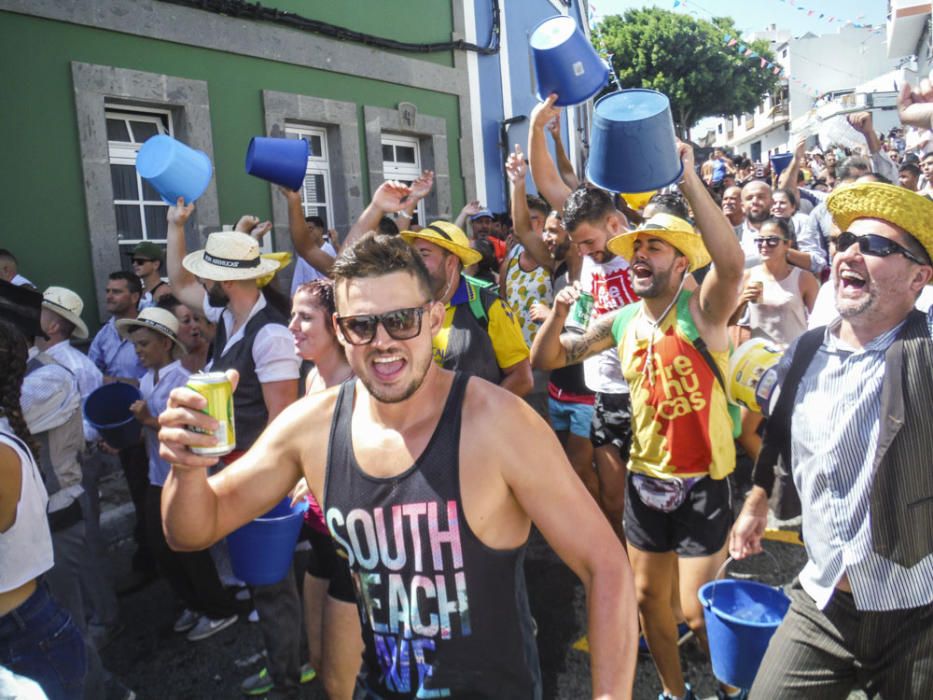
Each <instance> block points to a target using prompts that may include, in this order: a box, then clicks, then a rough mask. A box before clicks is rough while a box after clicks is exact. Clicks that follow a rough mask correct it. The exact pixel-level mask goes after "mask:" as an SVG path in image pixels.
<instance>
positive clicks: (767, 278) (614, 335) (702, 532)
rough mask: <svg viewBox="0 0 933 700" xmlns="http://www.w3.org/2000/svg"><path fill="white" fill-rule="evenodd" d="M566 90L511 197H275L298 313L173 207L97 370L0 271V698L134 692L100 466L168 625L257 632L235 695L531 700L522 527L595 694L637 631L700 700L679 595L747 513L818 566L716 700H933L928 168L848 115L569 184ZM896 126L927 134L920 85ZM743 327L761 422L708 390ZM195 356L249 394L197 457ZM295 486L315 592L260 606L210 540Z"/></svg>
mask: <svg viewBox="0 0 933 700" xmlns="http://www.w3.org/2000/svg"><path fill="white" fill-rule="evenodd" d="M555 99H556V96H555V95H552V96H550V97H549V98H548V99H547V100H546V101H544V102H543V103H541V104H539V105H538V106H537V107H536V108H535V110H534V111H533V113H532V114H531V116H530V135H529V141H528V144H527V157H526V155H525V152H524V151H523V149H522V148H521V146H519V145H516V146H515V148H514V151H513V152H512V153H511V154H510V155H509V157H508V160H507V162H506V163H505V170H506V173H507V176H508V180H509V184H510V197H509V201H510V202H511V210H510V211H509V212H508V213H507V214H498V215H494V214H493V213H492V212H490V211H489V210H487V209H484V208H483V207H482V206H481V205H480V203H478V202H471V203H469V204H468V205H467V206H466V207H464V209H463V211H461V212H460V215H459V216H458V217H457V218H456V219H455V220H454V221H432V222H425V223H424V224H422V225H418V224H416V223H415V222H414V216H415V211H416V210H417V207H418V204H419V202H420V201H421V200H422V199H423V198H424V197H426V196H427V195H428V194H429V193H430V191H431V189H432V187H433V173H431V172H429V171H426V172H425V173H423V174H422V176H421V177H420V178H418V179H417V180H415V181H414V182H412V183H411V184H403V183H399V182H386V183H384V184H382V185H381V186H380V187H379V188H378V189H377V190H376V191H375V192H374V193H373V197H372V200H371V202H370V203H369V205H368V206H367V208H366V209H365V210H364V211H363V213H362V214H361V216H360V217H359V219H358V220H357V221H356V222H355V223H354V224H353V226H352V227H351V229H350V230H349V231H348V232H347V234H346V235H345V236H343V237H341V236H340V235H339V234H338V233H337V232H335V231H327V230H326V224H325V222H323V221H322V220H320V219H319V218H317V217H308V218H306V217H305V216H304V215H303V211H302V204H301V198H300V195H299V193H297V192H293V191H290V190H285V189H282V190H281V191H280V193H279V195H277V196H283V197H285V199H286V200H287V205H288V212H289V232H290V235H291V238H292V242H293V246H294V250H295V253H296V256H297V259H298V260H297V262H296V270H295V271H294V274H293V275H292V286H291V289H290V293H289V294H286V293H285V292H284V289H282V288H280V285H281V279H280V278H281V275H279V273H280V271H281V270H282V269H284V268H285V266H286V265H288V264H289V262H290V256H287V255H272V256H269V255H261V254H260V245H259V244H260V241H261V240H262V238H263V236H264V235H266V234H267V233H268V231H269V230H270V228H271V225H270V224H269V222H261V221H259V219H257V218H256V217H254V216H250V215H246V216H243V217H242V218H241V219H240V220H239V221H238V222H237V224H236V225H235V226H234V227H233V230H224V231H219V232H216V233H211V234H210V235H209V236H208V237H207V240H206V245H205V247H204V248H203V249H201V250H196V251H190V252H189V251H188V250H187V249H186V244H185V227H186V225H187V222H188V220H189V218H190V216H191V214H192V213H193V211H194V206H195V205H194V204H191V203H186V202H185V201H184V200H183V199H181V198H179V200H178V201H177V202H176V203H175V204H174V205H172V206H170V207H169V209H168V233H167V239H166V241H165V247H164V249H163V248H162V247H161V246H159V245H156V244H154V243H152V242H144V243H141V244H139V245H138V246H136V247H135V248H134V250H133V251H132V258H131V265H132V271H122V270H121V271H115V272H113V273H112V274H111V275H110V276H109V279H108V280H107V283H106V288H105V289H104V290H102V293H103V298H104V299H105V305H106V309H107V311H108V313H109V314H110V315H111V317H110V318H109V319H108V321H107V322H106V323H105V324H104V325H103V326H102V327H101V329H100V330H99V331H98V332H97V334H96V335H95V336H94V338H93V339H92V340H91V342H90V345H89V347H88V350H87V353H86V354H85V353H84V352H82V351H81V350H79V349H78V348H77V347H76V344H80V343H82V342H84V341H87V340H88V339H89V338H88V336H89V329H88V327H87V325H86V323H85V321H84V320H83V318H82V316H83V314H84V303H83V300H82V299H81V298H80V297H79V295H77V294H76V293H75V292H73V291H71V290H69V289H67V288H64V287H61V286H51V287H48V288H47V289H45V290H44V291H43V292H41V293H40V292H39V291H38V290H36V289H35V288H34V287H33V286H32V284H31V283H30V282H29V280H28V279H26V278H25V277H23V276H21V275H20V274H19V271H18V269H17V265H16V258H15V256H14V255H13V253H11V252H10V251H7V250H3V251H0V277H2V280H0V387H2V392H0V394H2V395H0V556H2V561H3V566H2V567H0V686H2V685H3V684H8V685H10V686H11V687H12V684H14V683H20V684H29V683H38V685H39V686H41V689H42V691H43V692H44V693H45V694H46V695H47V696H48V697H50V698H80V697H88V698H104V697H121V698H132V697H134V693H133V691H132V690H130V689H128V688H127V687H126V686H125V685H124V683H122V682H121V681H120V680H119V679H117V678H115V677H113V676H112V674H110V673H109V672H108V671H107V670H106V669H105V668H104V667H103V666H102V664H101V661H100V655H99V651H100V649H102V648H103V647H104V646H105V645H106V644H108V643H109V642H110V641H112V640H113V639H114V638H115V637H117V636H118V635H119V634H120V632H121V627H122V626H121V623H120V619H119V606H118V601H117V598H116V595H115V593H114V589H113V583H112V581H110V580H109V579H108V578H107V576H106V575H105V573H104V572H106V571H107V566H106V557H107V551H106V546H105V543H104V542H103V539H102V536H101V532H100V523H99V521H100V504H99V479H100V475H101V473H102V472H103V471H104V470H105V469H106V465H107V463H108V461H110V462H118V463H119V465H120V469H121V470H122V473H123V474H124V475H125V478H126V482H127V485H128V487H129V493H130V496H131V499H132V502H133V505H134V508H135V513H136V530H135V532H134V539H135V541H136V545H137V548H136V552H135V555H134V559H133V564H134V568H135V569H136V570H137V571H138V572H139V573H140V574H141V575H147V576H152V575H156V574H158V575H160V576H162V577H164V578H165V579H166V581H167V582H168V584H169V586H170V588H171V591H172V593H173V596H174V598H175V602H176V610H174V611H165V615H166V619H167V620H168V621H170V622H171V624H172V627H173V629H174V631H175V632H177V633H179V634H185V635H186V637H187V639H188V640H189V641H191V642H192V643H196V642H200V641H202V640H205V639H208V638H210V637H212V636H213V635H215V634H217V633H219V632H221V631H222V630H224V629H227V628H229V627H230V626H232V625H234V624H236V622H237V621H238V620H239V619H241V618H242V617H247V616H249V617H251V619H257V618H258V624H259V628H260V630H261V632H262V638H263V641H264V644H265V649H266V656H267V666H266V667H265V668H264V669H262V671H260V672H259V673H258V674H255V675H253V676H250V677H248V678H245V679H244V680H243V682H242V691H243V693H244V694H246V695H255V696H267V697H296V696H297V693H298V691H299V687H300V685H301V684H302V683H306V682H309V681H310V680H312V679H313V678H315V677H319V678H320V680H321V682H322V683H323V687H324V689H325V691H326V693H327V695H328V697H331V698H341V699H343V698H351V697H355V698H402V697H497V698H500V697H540V696H541V670H540V667H539V662H538V656H537V651H536V642H535V634H536V627H535V623H534V620H533V618H532V615H531V610H530V607H529V604H528V597H527V592H526V590H525V578H524V569H523V557H524V552H525V547H526V545H527V542H528V538H529V534H530V530H531V527H532V525H534V526H535V527H536V528H537V529H538V530H539V531H540V532H541V534H542V535H543V536H544V538H545V539H546V540H547V542H548V543H549V544H550V546H551V547H552V548H553V550H554V551H555V552H556V553H557V555H558V556H559V557H560V558H561V559H563V561H564V562H565V563H566V564H567V565H568V566H569V567H570V568H571V569H572V570H573V571H574V573H576V574H577V576H578V577H579V578H580V580H581V582H582V584H583V587H584V590H585V592H586V598H587V609H588V618H587V619H588V635H589V643H590V648H591V652H592V656H591V670H592V687H593V696H594V697H629V696H630V695H631V692H632V684H633V680H634V673H635V668H636V662H637V649H638V647H639V629H640V632H641V638H642V641H641V644H642V645H643V646H644V648H645V649H646V651H647V652H648V653H649V654H650V657H651V660H652V661H653V663H654V666H655V668H656V671H657V675H658V679H659V684H660V687H661V694H660V698H662V699H666V698H670V699H675V698H693V697H694V692H693V689H692V688H691V687H690V684H689V683H688V682H687V679H686V678H685V676H684V673H683V669H682V666H681V661H680V654H679V643H680V642H681V641H682V640H683V638H684V637H685V636H686V635H690V634H692V635H693V636H694V637H695V639H696V641H697V642H698V643H699V645H700V646H701V647H702V648H706V647H707V644H708V642H707V637H706V630H705V622H704V616H703V609H702V606H701V604H700V601H699V599H698V595H697V592H698V590H699V588H700V587H701V586H702V585H703V584H704V583H706V582H708V581H710V580H712V579H713V578H714V577H715V576H716V574H717V571H718V570H719V569H720V568H721V567H722V565H723V564H724V562H725V561H726V558H727V556H728V555H729V554H731V555H732V556H733V557H736V558H742V557H744V556H748V555H750V554H754V553H757V552H760V551H761V549H762V547H761V539H762V535H763V532H764V529H765V525H766V523H767V516H768V509H769V501H770V503H771V506H772V507H773V508H774V509H775V510H776V512H779V513H782V514H787V513H792V512H799V513H801V514H802V516H803V520H802V532H803V539H804V542H805V546H806V551H807V563H806V566H805V567H804V569H803V570H802V571H801V572H800V574H799V577H798V579H797V580H796V581H795V583H794V586H793V588H792V590H791V591H790V595H791V599H792V604H791V607H790V610H789V612H788V614H787V616H786V618H785V620H784V621H783V623H782V624H781V626H780V628H779V629H778V631H777V633H776V635H775V637H774V638H773V640H772V641H771V644H770V646H769V648H768V651H767V653H766V655H765V658H764V660H763V662H762V666H761V669H760V671H759V673H758V675H757V678H756V680H755V683H754V685H753V687H752V688H750V689H749V688H734V687H731V686H728V685H726V684H720V686H719V688H718V690H717V694H718V697H720V698H734V697H753V698H790V697H807V698H824V697H837V696H839V697H844V696H845V694H846V693H848V691H849V690H850V689H851V688H854V687H862V688H864V689H865V690H866V691H867V692H868V693H869V695H873V694H874V695H877V696H879V697H885V698H887V697H892V698H894V697H896V698H907V697H922V696H923V694H924V692H929V689H930V688H931V687H933V587H931V585H930V581H931V580H933V510H931V509H933V481H931V472H930V470H929V468H928V466H927V464H926V461H925V459H926V455H927V454H928V453H929V448H930V441H931V432H930V429H929V427H928V426H929V418H928V417H929V415H930V413H931V410H933V406H931V405H930V402H931V401H933V398H931V397H933V385H931V381H933V380H931V375H930V371H929V369H930V364H931V362H933V313H931V312H929V311H928V309H929V307H930V302H931V301H933V298H931V297H930V295H929V293H928V291H927V290H928V289H929V287H928V284H929V283H930V282H931V279H933V263H931V255H933V197H931V195H933V152H930V153H926V152H920V153H915V152H913V151H912V150H907V148H906V142H905V140H904V132H903V131H895V132H892V133H891V134H889V135H888V136H887V137H881V136H879V135H878V134H876V133H875V132H874V128H873V125H872V122H871V115H870V114H869V113H857V114H853V115H850V116H849V122H850V124H851V125H852V126H853V127H854V129H855V130H856V131H858V132H860V133H861V134H863V136H864V137H865V147H864V152H863V153H843V152H842V151H841V149H836V148H829V149H826V150H825V151H818V150H816V151H814V150H810V151H808V150H807V149H806V142H805V141H803V140H801V141H800V142H799V143H797V144H796V147H795V150H794V152H793V158H792V159H791V161H790V164H789V165H788V166H787V167H786V168H785V169H784V170H783V171H781V172H780V173H778V172H771V170H770V168H768V167H767V166H762V165H757V164H754V163H751V162H750V161H748V159H747V158H744V157H736V158H729V157H728V156H727V155H726V154H725V153H724V152H723V151H721V150H714V151H713V152H712V153H711V155H710V158H709V159H708V160H707V161H705V162H703V163H702V164H700V165H697V164H696V163H695V162H694V154H693V148H692V147H691V146H689V145H687V144H683V143H678V144H677V145H676V148H677V153H678V156H679V158H680V159H681V162H682V164H683V177H682V179H681V181H680V182H679V183H676V184H675V185H672V186H671V187H669V188H665V189H664V190H663V191H660V192H657V193H653V194H651V195H648V196H645V197H635V196H629V195H617V194H614V193H610V192H606V191H604V190H602V189H599V188H597V187H595V186H594V185H592V184H589V183H585V182H583V181H582V179H581V177H580V176H579V175H578V174H577V173H575V172H574V171H573V167H572V165H571V163H570V160H569V159H568V158H567V155H566V152H565V150H564V148H563V144H562V143H561V142H560V129H559V122H560V109H559V108H557V107H555V106H554V103H555ZM899 114H900V117H901V121H902V123H903V125H904V127H905V128H918V129H928V128H931V126H933V124H931V118H933V91H931V89H930V86H929V83H928V82H925V83H924V84H922V85H921V86H920V87H919V88H918V89H916V90H912V89H911V88H910V87H909V86H906V87H905V89H904V91H902V93H901V96H900V98H899ZM548 134H550V138H549V137H548ZM551 145H553V147H554V151H553V152H554V153H556V157H553V156H552V150H551V148H550V147H549V146H551ZM916 148H917V149H920V150H921V151H922V149H923V148H924V147H923V145H922V144H921V145H919V146H916ZM529 177H530V180H531V181H532V182H533V184H534V186H535V189H536V190H537V195H531V194H529V193H528V191H527V186H528V183H527V181H528V179H529ZM895 183H896V184H895ZM341 239H342V240H341ZM749 339H760V340H761V341H763V342H765V343H767V344H768V345H769V346H770V347H772V348H774V349H775V351H777V352H782V353H783V357H782V360H781V361H780V363H779V364H778V365H777V366H776V367H775V368H773V369H772V370H769V374H768V375H766V377H767V378H768V381H767V382H765V381H764V380H763V381H762V383H761V384H760V385H759V387H758V392H757V398H758V400H759V404H760V412H759V411H756V410H752V409H751V408H749V407H741V409H740V407H739V406H737V405H735V404H734V403H732V402H731V401H730V398H729V359H730V355H731V353H732V351H733V350H734V348H735V347H737V346H738V345H739V344H741V343H743V342H744V341H746V340H749ZM73 341H74V343H73ZM202 370H210V371H226V372H227V373H228V376H229V377H230V379H231V381H232V382H233V383H234V385H235V391H234V393H233V404H234V414H235V434H236V445H235V448H234V449H233V451H232V452H230V453H229V454H226V455H224V456H222V457H220V458H219V459H218V458H217V457H211V456H206V455H203V454H198V453H196V452H195V451H192V448H198V447H210V446H213V445H214V444H216V442H217V438H216V435H215V433H216V430H217V428H218V423H217V421H216V420H215V418H212V417H211V416H209V415H207V414H206V413H205V412H204V411H203V410H202V409H204V407H205V405H206V402H205V399H204V398H203V397H202V396H201V395H200V394H198V393H196V392H193V391H191V390H190V389H186V388H185V385H186V384H187V382H188V380H189V377H190V376H191V375H192V374H193V373H196V372H199V371H202ZM116 382H120V383H124V384H130V385H132V386H134V387H136V388H138V391H139V399H138V400H136V401H135V402H134V403H132V405H131V407H130V410H131V412H132V414H133V416H134V417H135V418H136V420H137V421H138V422H139V423H140V424H141V426H142V432H141V437H140V439H139V440H138V441H134V442H132V444H130V445H129V446H118V447H114V446H111V445H110V444H108V442H107V439H106V438H105V437H103V436H101V435H100V434H99V433H98V431H97V430H96V429H95V426H94V425H93V424H92V423H91V422H90V421H88V420H87V419H84V418H83V413H82V405H83V403H84V402H85V401H86V400H87V398H88V397H89V396H90V395H91V394H92V393H93V392H95V390H97V389H99V388H100V387H101V386H103V385H104V384H111V383H116ZM537 399H540V401H537ZM192 428H194V429H197V430H193V429H192ZM283 498H289V499H291V500H292V501H293V502H298V501H301V500H306V501H307V502H308V504H309V508H308V511H307V514H306V516H305V528H304V531H303V532H304V534H303V536H302V538H301V539H302V543H303V544H300V545H299V547H298V548H297V549H296V553H295V566H294V568H295V570H296V572H298V573H299V574H300V576H292V575H286V576H285V578H284V579H282V580H281V581H280V582H278V583H274V584H270V585H255V586H249V587H247V586H245V585H244V584H243V582H242V581H238V580H237V579H236V577H235V575H234V574H233V573H232V572H231V570H230V566H229V561H228V558H227V557H226V554H225V551H224V545H223V539H224V537H225V536H226V535H227V534H229V533H230V532H232V531H233V530H235V529H236V528H238V527H240V526H241V525H243V524H245V523H247V522H249V521H250V520H252V519H254V518H256V517H258V516H260V515H262V514H263V513H265V512H267V511H269V510H270V509H271V508H272V507H273V506H274V505H276V504H277V503H279V502H280V501H281V500H282V499H283ZM568 525H570V527H568ZM308 543H309V544H308ZM309 545H310V546H309ZM302 639H305V640H306V648H307V654H306V655H304V654H303V652H302V649H303V648H305V647H304V645H303V643H302ZM30 679H31V680H30ZM3 687H6V686H3ZM21 687H26V686H25V685H22V686H21Z"/></svg>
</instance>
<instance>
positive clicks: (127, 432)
mask: <svg viewBox="0 0 933 700" xmlns="http://www.w3.org/2000/svg"><path fill="white" fill-rule="evenodd" d="M141 398H142V394H140V393H139V389H137V388H136V387H135V386H133V385H132V384H125V383H124V382H113V383H112V384H104V385H103V386H101V387H99V388H98V389H95V390H94V391H92V392H91V394H90V395H89V396H88V397H87V400H86V401H85V402H84V417H85V418H87V422H88V423H90V424H91V426H92V427H93V428H94V429H95V430H97V432H99V433H100V436H101V437H102V438H103V439H104V441H105V442H106V443H107V444H108V445H110V446H111V447H115V448H117V449H118V450H122V449H124V448H126V447H131V446H132V445H135V444H137V443H139V436H140V435H141V434H142V429H143V426H142V423H140V422H139V421H138V420H136V417H135V416H134V415H133V413H132V412H131V411H130V404H132V403H133V402H134V401H138V400H139V399H141Z"/></svg>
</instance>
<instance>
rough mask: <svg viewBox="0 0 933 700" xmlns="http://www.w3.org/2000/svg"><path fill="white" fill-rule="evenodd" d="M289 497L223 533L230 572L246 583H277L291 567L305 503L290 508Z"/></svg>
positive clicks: (259, 584)
mask: <svg viewBox="0 0 933 700" xmlns="http://www.w3.org/2000/svg"><path fill="white" fill-rule="evenodd" d="M290 500H291V499H289V498H285V499H284V500H282V501H281V502H280V503H279V504H278V505H277V506H276V507H275V508H273V509H272V510H270V511H269V512H268V513H266V514H265V515H263V516H262V517H261V518H256V519H255V520H254V521H253V522H251V523H247V524H246V525H244V526H243V527H241V528H240V529H239V530H234V531H233V532H231V533H230V534H229V535H227V548H228V550H229V552H230V564H231V565H232V566H233V573H234V574H236V576H237V577H238V578H240V579H241V580H243V581H246V583H249V584H252V585H254V586H263V585H268V584H271V583H278V582H279V581H281V580H282V579H283V578H285V576H286V575H287V574H288V572H289V571H290V570H291V566H292V557H293V556H294V554H295V544H297V542H298V534H299V533H300V532H301V521H302V519H303V517H304V512H305V511H306V510H307V509H308V502H307V500H305V499H302V501H301V502H300V503H298V504H296V505H295V507H294V508H292V507H291V506H290V505H289V503H290Z"/></svg>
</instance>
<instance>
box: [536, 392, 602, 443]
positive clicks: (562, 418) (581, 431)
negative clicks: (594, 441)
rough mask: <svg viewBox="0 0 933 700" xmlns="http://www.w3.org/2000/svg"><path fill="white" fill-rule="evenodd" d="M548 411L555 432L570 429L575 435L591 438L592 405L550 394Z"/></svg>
mask: <svg viewBox="0 0 933 700" xmlns="http://www.w3.org/2000/svg"><path fill="white" fill-rule="evenodd" d="M547 412H548V418H550V420H551V428H552V429H553V430H554V432H557V433H560V432H565V431H568V430H569V431H570V432H571V433H573V434H574V435H579V436H580V437H584V438H589V436H590V425H591V424H592V422H593V406H592V405H590V404H586V403H571V402H570V401H558V400H557V399H555V398H554V397H553V396H548V398H547Z"/></svg>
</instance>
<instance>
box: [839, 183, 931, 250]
mask: <svg viewBox="0 0 933 700" xmlns="http://www.w3.org/2000/svg"><path fill="white" fill-rule="evenodd" d="M826 208H827V209H828V210H829V213H830V214H832V217H833V220H834V221H835V222H836V225H837V226H838V227H839V228H840V230H842V231H848V230H849V226H851V225H852V222H853V221H855V220H856V219H879V220H881V221H886V222H887V223H889V224H894V225H895V226H897V227H898V228H902V229H904V230H905V231H906V232H907V233H909V234H910V235H911V236H913V237H914V238H916V239H917V242H918V243H920V245H922V246H923V249H924V250H925V251H926V252H927V255H928V256H929V257H930V259H933V201H931V200H929V199H927V198H926V197H924V196H923V195H921V194H917V193H916V192H911V191H910V190H908V189H906V188H904V187H898V186H897V185H888V184H886V183H884V182H856V183H853V184H851V185H842V186H841V187H839V188H838V189H836V190H834V191H833V193H832V194H830V195H829V199H827V200H826Z"/></svg>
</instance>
